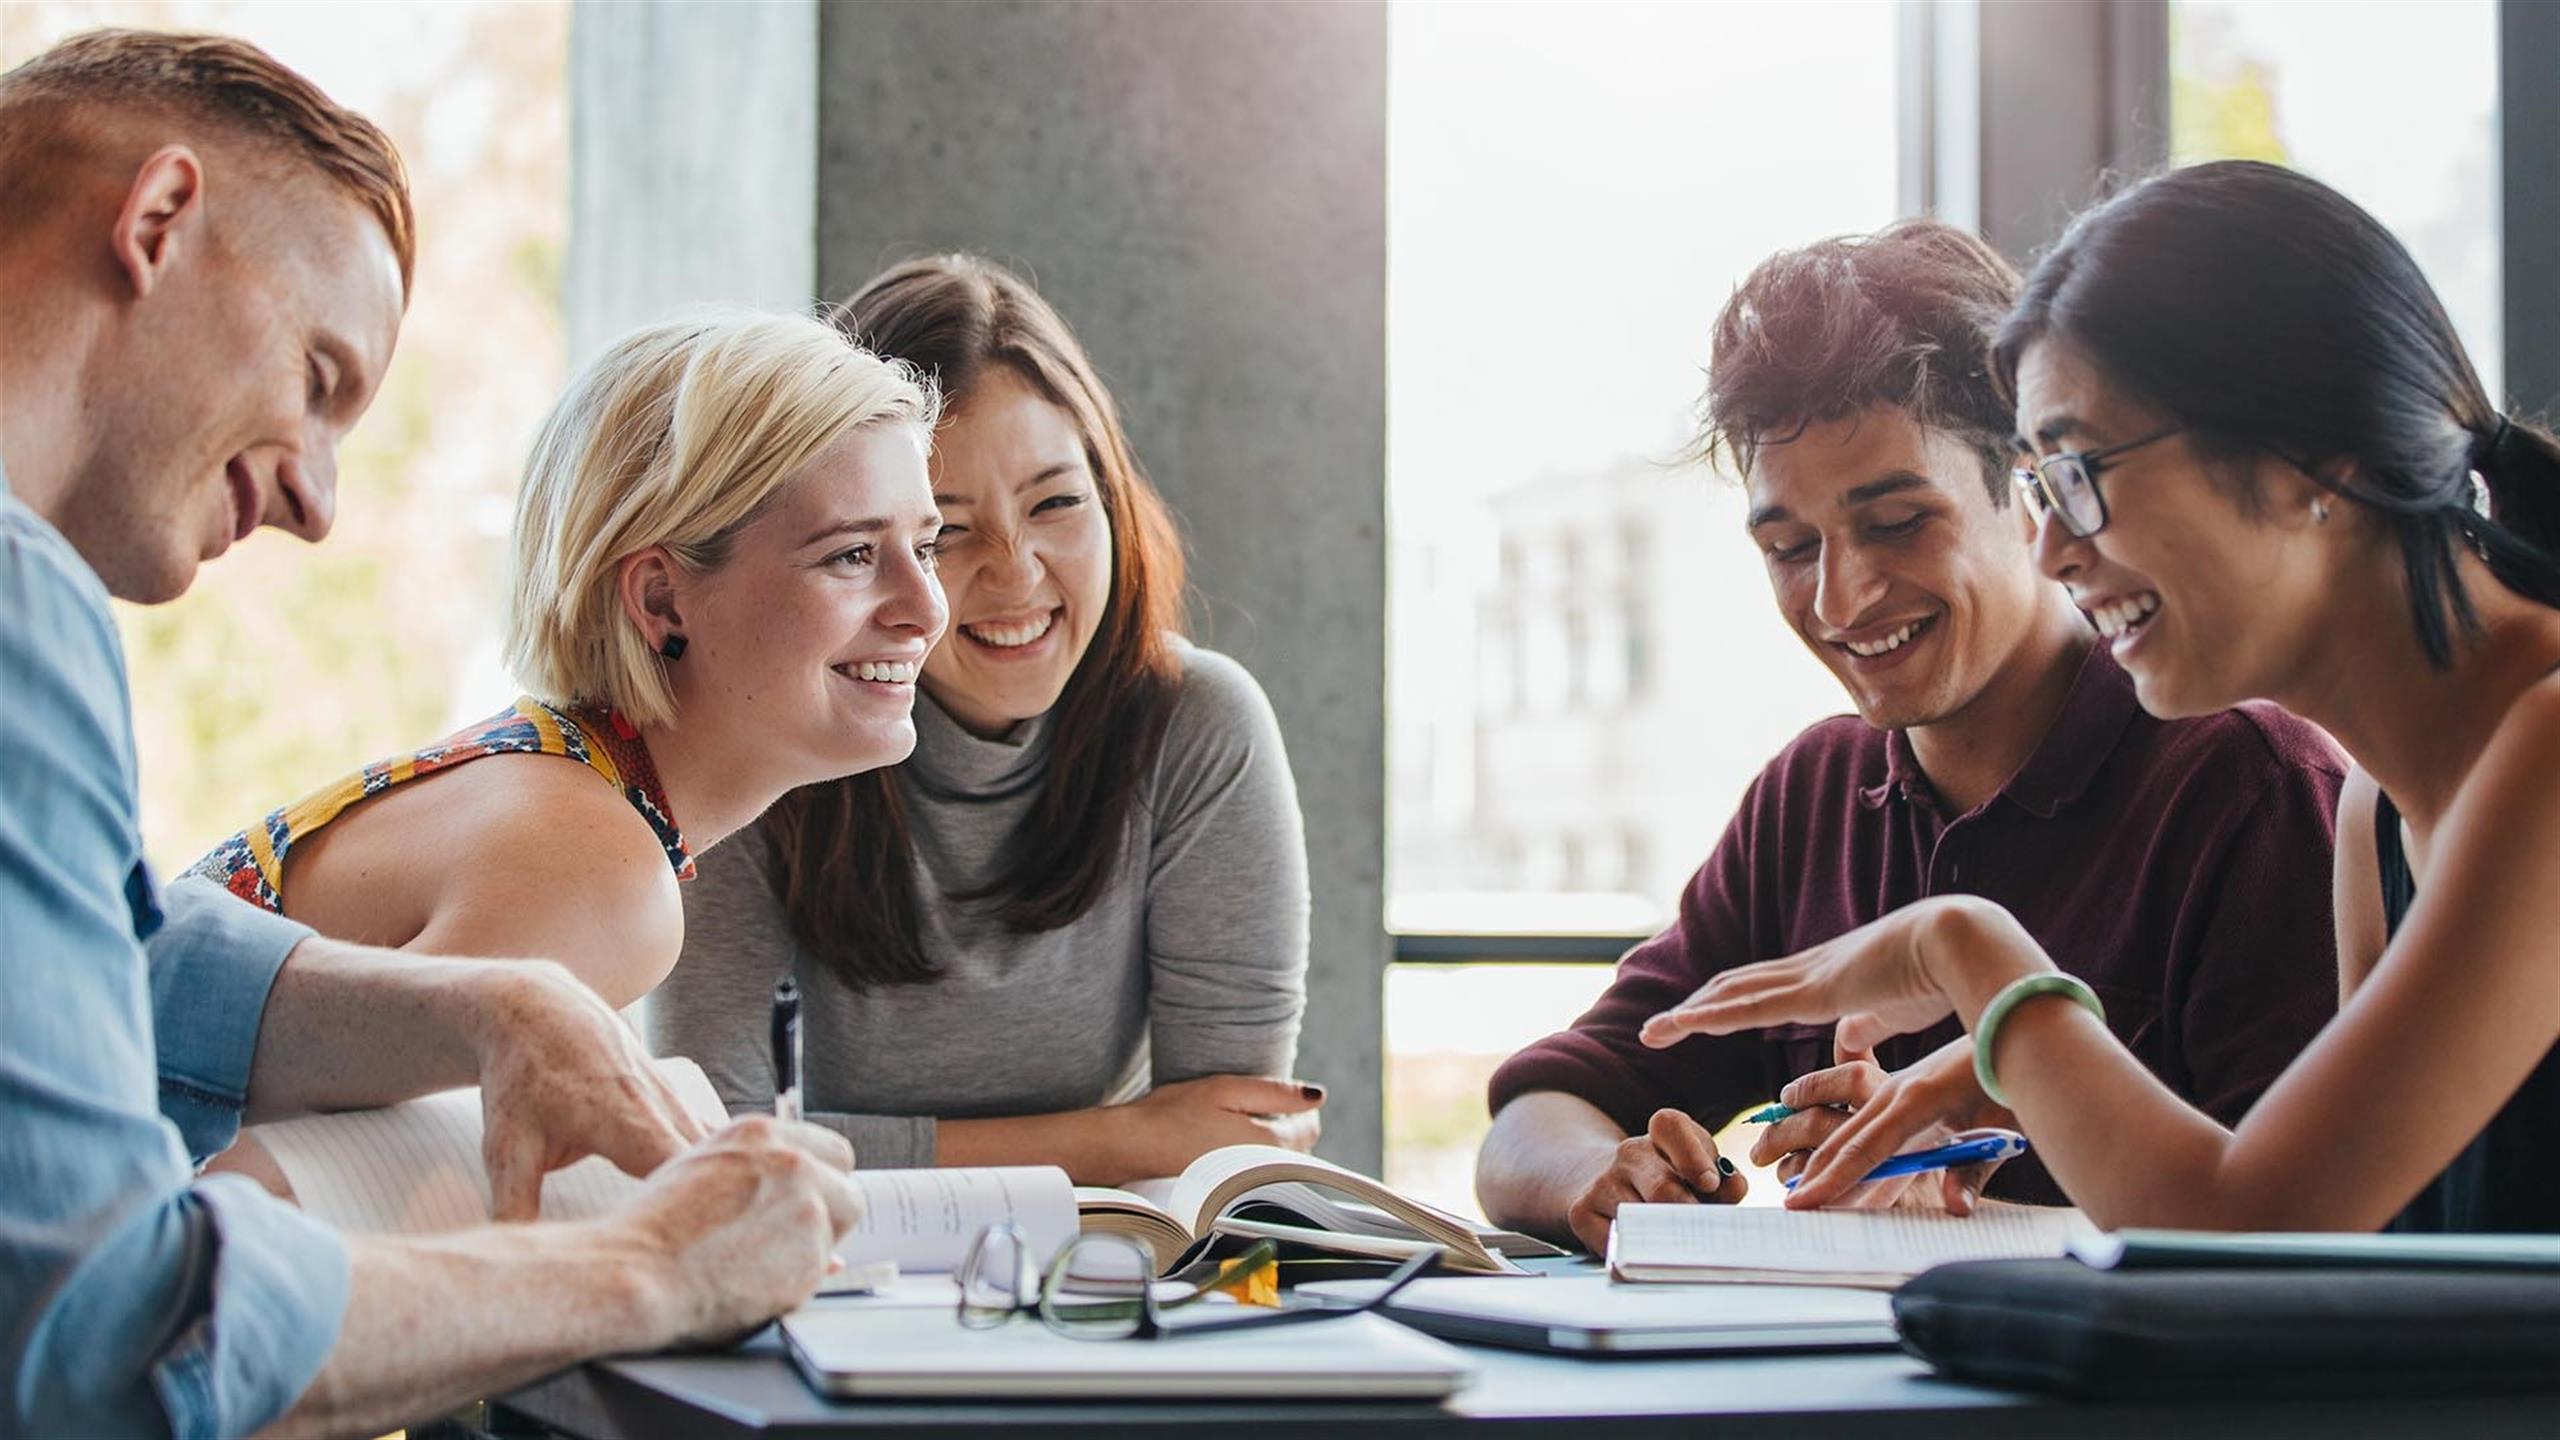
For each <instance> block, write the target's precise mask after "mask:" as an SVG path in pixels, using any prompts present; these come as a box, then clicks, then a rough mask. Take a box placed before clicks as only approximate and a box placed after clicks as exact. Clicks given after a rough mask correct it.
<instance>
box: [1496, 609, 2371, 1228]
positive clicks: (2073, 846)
mask: <svg viewBox="0 0 2560 1440" xmlns="http://www.w3.org/2000/svg"><path fill="white" fill-rule="evenodd" d="M2344 771H2345V765H2344V761H2343V760H2342V759H2341V758H2340V756H2339V754H2338V751H2337V749H2336V747H2335V746H2333V745H2332V744H2331V743H2330V742H2329V739H2328V737H2327V736H2326V735H2325V734H2323V733H2322V732H2321V731H2320V730H2319V729H2317V728H2316V727H2314V726H2312V725H2311V724H2310V723H2308V722H2307V721H2303V720H2300V719H2297V718H2295V717H2294V716H2292V715H2289V714H2287V713H2285V712H2284V711H2282V710H2280V709H2277V708H2276V707H2275V706H2272V705H2262V704H2252V705H2243V706H2241V707H2239V708H2238V709H2235V710H2226V711H2223V712H2221V713H2219V714H2215V715H2208V716H2204V717H2202V718H2199V719H2193V720H2160V719H2156V718H2154V717H2152V716H2151V715H2149V714H2146V713H2145V712H2144V711H2143V709H2142V708H2141V706H2140V705H2138V704H2137V703H2135V700H2134V694H2133V681H2132V679H2131V678H2130V677H2128V676H2127V675H2126V674H2125V673H2124V670H2123V668H2122V667H2121V666H2119V665H2117V664H2116V662H2115V658H2114V657H2113V656H2112V655H2111V654H2109V653H2108V651H2107V647H2106V646H2104V645H2097V646H2094V647H2092V648H2091V650H2090V652H2089V657H2088V659H2087V660H2086V661H2084V662H2083V663H2082V665H2081V668H2080V673H2079V675H2078V676H2077V677H2076V678H2075V679H2074V680H2073V682H2072V687H2071V693H2070V695H2069V696H2068V697H2067V698H2066V699H2065V700H2064V702H2063V706H2062V711H2061V714H2060V715H2059V716H2058V717H2056V719H2055V720H2054V723H2053V728H2052V729H2051V730H2049V731H2048V732H2046V734H2045V737H2044V740H2043V743H2042V744H2040V745H2038V746H2037V747H2036V751H2035V753H2034V754H2033V755H2031V756H2030V757H2028V760H2027V763H2026V764H2025V765H2024V766H2023V767H2021V768H2020V769H2019V771H2018V773H2017V774H2015V775H2013V776H2011V777H2010V779H2009V782H2008V783H2007V784H2006V785H2004V786H2002V787H2001V788H2000V792H1999V793H1998V794H1997V795H1994V796H1993V797H1992V798H1991V799H1989V800H1987V801H1985V802H1984V803H1983V804H1982V805H1980V806H1978V807H1976V808H1975V809H1973V810H1970V811H1967V812H1965V813H1963V814H1954V813H1951V812H1950V811H1949V810H1948V809H1947V808H1946V807H1944V806H1942V805H1940V804H1939V803H1938V801H1937V799H1936V798H1935V797H1934V795H1933V794H1932V792H1931V790H1930V788H1929V781H1928V778H1927V777H1926V776H1925V775H1923V774H1922V773H1921V771H1920V766H1919V763H1918V761H1917V760H1916V759H1915V758H1914V757H1913V755H1912V750H1911V742H1910V740H1909V738H1908V737H1907V736H1905V735H1904V734H1903V733H1902V732H1901V731H1894V732H1891V733H1889V734H1888V733H1886V732H1882V731H1878V730H1876V729H1874V728H1872V727H1870V726H1868V725H1867V724H1866V723H1865V722H1864V721H1862V720H1859V719H1858V718H1857V717H1855V716H1847V715H1844V716H1839V717H1837V718H1834V719H1830V720H1825V721H1823V722H1821V723H1820V724H1817V725H1815V726H1813V727H1812V728H1811V729H1808V730H1806V731H1805V732H1804V733H1803V734H1802V735H1799V736H1797V737H1796V738H1795V740H1794V741H1793V742H1791V743H1790V744H1789V745H1788V746H1787V748H1786V749H1785V750H1784V751H1782V752H1780V753H1779V755H1778V757H1777V759H1775V760H1773V761H1771V762H1770V763H1769V765H1768V768H1766V769H1764V770H1762V771H1761V772H1760V774H1759V776H1758V778H1756V779H1755V780H1753V781H1752V783H1751V788H1750V789H1749V790H1748V791H1746V792H1745V793H1744V795H1743V797H1742V805H1741V808H1740V809H1739V810H1737V811H1736V812H1735V814H1734V817H1733V822H1732V824H1730V825H1728V826H1727V827H1726V828H1725V833H1724V838H1723V839H1722V840H1721V841H1719V842H1718V843H1717V845H1716V848H1715V853H1714V854H1712V855H1709V856H1708V857H1707V863H1706V864H1705V865H1703V866H1701V867H1700V868H1699V870H1698V873H1697V874H1696V875H1695V876H1694V877H1692V878H1691V880H1690V881H1689V887H1688V890H1687V892H1686V893H1685V894H1683V895H1682V896H1681V900H1680V915H1679V918H1678V919H1677V920H1676V921H1674V922H1673V923H1672V926H1671V928H1670V929H1668V930H1665V931H1663V932H1662V933H1661V934H1659V935H1656V936H1655V937H1653V938H1652V939H1651V940H1648V941H1646V942H1644V943H1643V944H1642V945H1639V946H1637V947H1636V948H1635V949H1633V950H1630V951H1628V952H1627V954H1626V957H1625V958H1624V959H1622V960H1620V961H1619V962H1618V978H1617V980H1616V981H1615V982H1614V983H1612V984H1611V985H1610V987H1609V990H1608V993H1606V994H1604V995H1602V996H1601V997H1600V1000H1599V1002H1598V1003H1597V1004H1595V1005H1593V1006H1592V1007H1591V1009H1590V1011H1589V1012H1588V1013H1586V1014H1585V1015H1583V1017H1582V1018H1581V1019H1579V1020H1576V1021H1575V1022H1574V1024H1573V1028H1572V1029H1570V1030H1566V1031H1562V1032H1560V1033H1558V1034H1555V1035H1550V1036H1548V1037H1547V1038H1546V1039H1544V1040H1540V1041H1538V1042H1537V1043H1535V1044H1533V1045H1531V1046H1529V1047H1528V1048H1527V1049H1525V1050H1523V1051H1521V1052H1520V1053H1519V1054H1517V1055H1514V1056H1512V1057H1511V1058H1510V1059H1509V1060H1508V1061H1505V1062H1504V1063H1503V1065H1502V1068H1501V1069H1499V1070H1497V1071H1495V1072H1494V1076H1493V1082H1492V1086H1491V1101H1492V1105H1493V1108H1494V1109H1495V1110H1496V1111H1499V1110H1501V1108H1502V1107H1503V1106H1504V1105H1506V1104H1508V1103H1510V1101H1511V1100H1512V1099H1513V1097H1515V1096H1518V1095H1522V1094H1525V1093H1527V1092H1529V1091H1532V1090H1561V1091H1563V1092H1565V1093H1567V1094H1570V1095H1578V1096H1580V1097H1582V1098H1583V1099H1585V1100H1588V1101H1590V1102H1591V1103H1592V1104H1593V1105H1595V1106H1598V1107H1599V1108H1600V1109H1601V1110H1603V1111H1605V1112H1607V1114H1608V1115H1609V1117H1610V1118H1611V1119H1612V1120H1614V1121H1616V1122H1617V1123H1618V1125H1619V1126H1620V1127H1621V1128H1623V1129H1624V1130H1625V1131H1626V1132H1627V1133H1628V1134H1635V1133H1637V1132H1638V1131H1641V1130H1642V1129H1643V1128H1644V1126H1645V1123H1646V1121H1647V1119H1648V1118H1649V1117H1650V1116H1651V1115H1652V1114H1653V1112H1654V1111H1655V1110H1657V1109H1663V1108H1671V1109H1678V1110H1683V1111H1686V1112H1688V1113H1689V1114H1690V1115H1691V1116H1693V1117H1695V1118H1696V1119H1697V1120H1698V1122H1699V1123H1701V1124H1703V1125H1705V1126H1707V1127H1708V1128H1710V1129H1714V1128H1718V1127H1721V1126H1722V1125H1724V1124H1725V1123H1726V1122H1727V1121H1729V1120H1731V1119H1732V1118H1733V1117H1734V1115H1735V1114H1737V1113H1738V1112H1740V1111H1741V1110H1742V1109H1744V1108H1745V1107H1746V1106H1751V1105H1756V1104H1758V1103H1760V1102H1763V1101H1766V1100H1768V1099H1770V1098H1772V1097H1773V1096H1775V1095H1776V1094H1777V1093H1778V1089H1779V1087H1780V1086H1782V1085H1784V1084H1785V1083H1786V1082H1787V1081H1789V1080H1791V1079H1793V1078H1795V1077H1796V1076H1798V1075H1802V1074H1805V1073H1806V1072H1808V1071H1812V1070H1818V1069H1821V1068H1823V1067H1824V1066H1827V1065H1829V1064H1831V1063H1832V1055H1831V1027H1830V1026H1828V1025H1783V1026H1773V1027H1771V1028H1769V1029H1766V1030H1760V1031H1747V1032H1744V1033H1741V1034H1737V1035H1725V1036H1692V1037H1690V1038H1689V1039H1687V1040H1684V1041H1682V1042H1680V1043H1679V1044H1678V1045H1675V1046H1672V1047H1671V1048H1669V1049H1667V1050H1648V1049H1646V1048H1645V1047H1644V1045H1643V1044H1642V1043H1641V1042H1639V1041H1638V1040H1637V1039H1636V1031H1637V1029H1638V1027H1640V1026H1641V1025H1643V1023H1644V1021H1645V1018H1646V1017H1647V1016H1650V1015H1653V1014H1655V1013H1656V1012H1658V1011H1662V1010H1666V1009H1669V1008H1670V1007H1671V1006H1672V1005H1674V1004H1676V1003H1678V1002H1679V1001H1680V1000H1682V999H1683V998H1685V997H1686V996H1687V995H1688V994H1689V993H1690V992H1691V991H1693V990H1695V989H1697V988H1698V987H1699V986H1700V985H1703V984H1705V983H1706V981H1707V978H1708V977H1709V976H1711V975H1714V974H1715V973H1716V972H1718V971H1720V970H1724V969H1727V968H1730V967H1732V966H1735V965H1741V964H1745V963H1747V962H1750V961H1754V960H1768V959H1774V958H1777V957H1779V956H1784V955H1792V954H1794V953H1795V952H1797V951H1799V950H1803V949H1805V948H1807V947H1808V946H1812V945H1817V944H1820V943H1821V942H1823V941H1825V940H1829V939H1831V938H1833V937H1834V936H1837V935H1840V934H1843V933H1845V932H1847V931H1849V930H1852V929H1855V928H1856V927H1858V926H1860V925H1863V924H1865V923H1866V922H1868V921H1870V920H1873V919H1875V918H1876V917H1878V916H1880V915H1883V914H1885V913H1887V912H1888V911H1892V910H1896V909H1899V908H1901V907H1902V906H1905V905H1908V904H1910V903H1911V902H1912V901H1914V900H1918V899H1920V898H1922V897H1924V896H1929V895H1948V894H1971V895H1980V896H1983V897H1985V898H1987V899H1992V900H1997V901H1999V902H2000V903H2001V904H2002V905H2004V906H2006V907H2007V908H2008V910H2009V912H2010V913H2011V914H2013V915H2015V916H2017V918H2018V920H2019V921H2020V923H2022V924H2024V925H2025V926H2026V928H2027V930H2028V933H2030V934H2032V935H2034V936H2035V938H2036V939H2037V941H2039V942H2040V943H2041V944H2042V945H2043V946H2044V948H2045V952H2046V953H2047V954H2049V955H2051V956H2052V957H2053V959H2054V963H2056V964H2058V965H2060V966H2061V967H2062V968H2063V969H2065V970H2068V971H2070V972H2071V973H2073V974H2075V975H2078V976H2079V977H2080V978H2081V979H2083V980H2086V981H2088V982H2089V985H2090V987H2091V988H2092V989H2094V990H2096V991H2097V992H2098V996H2099V998H2100V999H2101V1000H2103V1001H2104V1002H2105V1003H2106V1010H2107V1024H2108V1026H2109V1027H2110V1028H2111V1029H2113V1030H2114V1031H2115V1033H2116V1038H2118V1039H2119V1040H2122V1041H2123V1042H2124V1044H2125V1046H2126V1048H2127V1049H2130V1050H2131V1051H2132V1052H2133V1053H2134V1054H2135V1055H2136V1056H2138V1057H2140V1058H2141V1060H2142V1062H2143V1063H2144V1064H2145V1065H2148V1066H2149V1067H2151V1071H2152V1073H2153V1074H2155V1075H2157V1076H2159V1077H2160V1079H2161V1080H2162V1081H2163V1082H2164V1083H2166V1084H2167V1085H2168V1087H2169V1088H2170V1089H2172V1090H2174V1091H2176V1092H2177V1093H2178V1094H2180V1095H2182V1096H2184V1097H2186V1099H2187V1100H2189V1101H2190V1102H2192V1103H2193V1104H2195V1105H2196V1106H2198V1107H2199V1108H2201V1109H2203V1110H2204V1111H2205V1112H2206V1113H2207V1114H2210V1115H2212V1116H2213V1117H2214V1118H2216V1119H2218V1120H2220V1121H2222V1122H2223V1123H2225V1124H2230V1123H2232V1122H2234V1121H2236V1120H2237V1119H2238V1118H2239V1117H2240V1114H2241V1112H2243V1111H2245V1110H2246V1109H2248V1107H2249V1106H2250V1104H2251V1103H2252V1102H2254V1101H2255V1100H2256V1099H2257V1098H2258V1096H2259V1094H2260V1093H2261V1092H2262V1091H2264V1090H2265V1089H2266V1087H2267V1086H2268V1084H2269V1083H2270V1082H2272V1081H2273V1080H2274V1079H2275V1077H2276V1074H2277V1072H2279V1071H2281V1070H2283V1069H2284V1067H2285V1066H2286V1065H2287V1064H2288V1063H2290V1062H2291V1061H2292V1059H2293V1057H2294V1055H2295V1054H2296V1053H2298V1052H2299V1051H2300V1050H2301V1049H2302V1047H2303V1046H2304V1045H2306V1044H2308V1043H2310V1040H2311V1037H2312V1036H2313V1035H2314V1034H2315V1033H2317V1032H2318V1031H2319V1029H2320V1027H2321V1026H2322V1025H2323V1024H2325V1023H2327V1021H2328V1019H2329V1017H2330V1015H2331V1014H2333V1013H2334V1012H2335V1011H2336V1009H2337V1004H2338V973H2337V968H2338V967H2337V945H2336V934H2335V929H2334V927H2333V926H2332V924H2331V913H2332V910H2331V902H2330V893H2329V886H2330V865H2329V856H2330V847H2331V843H2332V826H2333V821H2334V818H2335V816H2336V813H2337V802H2338V785H2339V782H2340V780H2341V779H2342V777H2343V775H2344ZM1959 1033H1961V1032H1960V1030H1959V1028H1958V1027H1957V1025H1956V1024H1955V1022H1954V1021H1953V1020H1949V1021H1947V1022H1946V1023H1944V1024H1941V1025H1939V1026H1938V1027H1937V1028H1935V1029H1932V1030H1930V1031H1928V1032H1926V1033H1925V1034H1921V1035H1917V1036H1900V1037H1897V1038H1895V1039H1893V1040H1890V1041H1887V1042H1886V1043H1885V1044H1884V1045H1883V1046H1882V1047H1880V1048H1879V1050H1878V1051H1877V1055H1876V1059H1877V1062H1878V1063H1879V1064H1881V1065H1883V1066H1884V1067H1885V1068H1886V1069H1888V1070H1893V1069H1899V1068H1901V1067H1903V1066H1905V1065H1908V1064H1910V1063H1912V1062H1913V1061H1915V1060H1918V1059H1919V1058H1921V1057H1922V1056H1924V1055H1926V1054H1928V1053H1929V1052H1930V1051H1932V1050H1935V1049H1936V1048H1938V1047H1939V1046H1940V1045H1943V1044H1945V1043H1946V1042H1947V1041H1949V1040H1952V1039H1954V1038H1956V1036H1957V1035H1958V1034H1959ZM1990 1193H1992V1194H1994V1195H1999V1196H2004V1197H2006V1198H2009V1199H2016V1200H2032V1201H2042V1202H2046V1203H2056V1202H2059V1201H2060V1200H2061V1199H2062V1196H2061V1193H2060V1191H2059V1190H2058V1189H2056V1187H2055V1186H2054V1185H2053V1182H2052V1181H2051V1179H2050V1178H2048V1177H2047V1176H2046V1174H2045V1172H2044V1170H2043V1167H2042V1166H2040V1165H2038V1164H2036V1163H2035V1162H2034V1158H2033V1157H2032V1156H2029V1157H2028V1158H2027V1159H2025V1160H2020V1161H2012V1162H2011V1163H2009V1164H2008V1165H2005V1166H2003V1167H2001V1169H2000V1171H1999V1173H1998V1174H1997V1175H1996V1176H1995V1177H1994V1178H1993V1180H1992V1183H1991V1186H1990Z"/></svg>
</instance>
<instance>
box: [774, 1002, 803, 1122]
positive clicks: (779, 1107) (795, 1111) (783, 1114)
mask: <svg viewBox="0 0 2560 1440" xmlns="http://www.w3.org/2000/svg"><path fill="white" fill-rule="evenodd" d="M773 1118H775V1119H777V1120H797V1119H799V1118H800V987H799V985H798V984H797V983H795V982H794V981H793V980H792V978H791V977H790V976H788V975H785V976H783V977H782V983H781V984H779V985H776V986H774V987H773Z"/></svg>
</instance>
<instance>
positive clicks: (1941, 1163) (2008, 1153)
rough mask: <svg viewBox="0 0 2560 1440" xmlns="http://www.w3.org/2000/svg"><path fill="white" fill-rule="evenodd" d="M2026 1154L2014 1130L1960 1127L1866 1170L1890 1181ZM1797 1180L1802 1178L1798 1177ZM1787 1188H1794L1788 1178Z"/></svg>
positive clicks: (1870, 1175)
mask: <svg viewBox="0 0 2560 1440" xmlns="http://www.w3.org/2000/svg"><path fill="white" fill-rule="evenodd" d="M2026 1153H2027V1137H2026V1136H2024V1135H2021V1134H2019V1133H2018V1132H2017V1131H2015V1130H1994V1129H1982V1130H1963V1131H1958V1132H1957V1134H1956V1136H1955V1138H1954V1139H1952V1140H1949V1141H1948V1142H1947V1143H1946V1144H1944V1145H1940V1146H1937V1147H1935V1148H1933V1149H1928V1150H1914V1151H1912V1152H1910V1153H1909V1154H1907V1155H1896V1156H1894V1157H1893V1158H1892V1159H1890V1160H1887V1161H1886V1162H1884V1163H1883V1164H1881V1165H1878V1166H1877V1167H1876V1168H1874V1169H1873V1170H1870V1171H1868V1172H1867V1178H1866V1180H1861V1181H1859V1182H1858V1183H1859V1184H1861V1185H1864V1184H1866V1183H1867V1181H1869V1180H1890V1179H1892V1178H1893V1177H1894V1176H1896V1175H1917V1174H1919V1173H1920V1172H1921V1171H1923V1170H1950V1169H1953V1168H1955V1167H1956V1166H1959V1165H1979V1164H1982V1163H1983V1162H1985V1161H1989V1160H2007V1159H2011V1158H2013V1157H2015V1156H2019V1155H2024V1154H2026ZM1798 1178H1799V1179H1801V1178H1802V1177H1801V1176H1799V1177H1798ZM1787 1188H1788V1189H1790V1190H1793V1189H1794V1188H1796V1182H1795V1181H1794V1180H1789V1181H1788V1182H1787Z"/></svg>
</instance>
